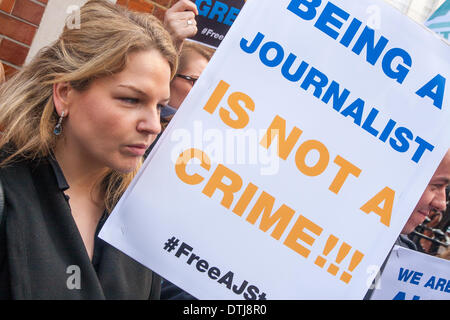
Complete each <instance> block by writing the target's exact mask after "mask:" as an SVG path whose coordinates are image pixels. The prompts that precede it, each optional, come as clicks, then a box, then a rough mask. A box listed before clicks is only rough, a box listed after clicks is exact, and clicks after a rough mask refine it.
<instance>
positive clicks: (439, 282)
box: [434, 278, 447, 291]
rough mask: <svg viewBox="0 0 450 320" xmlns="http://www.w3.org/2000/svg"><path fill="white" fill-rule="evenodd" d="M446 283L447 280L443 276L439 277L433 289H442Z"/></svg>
mask: <svg viewBox="0 0 450 320" xmlns="http://www.w3.org/2000/svg"><path fill="white" fill-rule="evenodd" d="M446 283H447V280H445V279H443V278H439V280H438V282H437V283H436V287H434V290H437V289H439V291H444V286H445V284H446Z"/></svg>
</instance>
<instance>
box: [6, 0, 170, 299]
mask: <svg viewBox="0 0 450 320" xmlns="http://www.w3.org/2000/svg"><path fill="white" fill-rule="evenodd" d="M80 20H81V27H80V28H77V29H74V28H71V29H70V28H67V27H65V28H64V30H63V32H62V34H61V35H60V37H59V38H58V40H56V41H55V42H54V43H53V44H51V45H50V46H48V47H46V48H44V49H42V50H41V51H40V52H39V53H38V54H37V56H36V57H35V58H34V59H33V60H32V61H31V62H30V63H29V64H28V65H26V66H25V67H23V68H22V70H21V71H19V72H18V73H17V74H16V75H15V76H13V77H12V78H11V79H9V80H8V81H7V82H5V83H4V84H3V85H2V86H0V110H1V112H0V128H3V129H4V130H3V134H2V135H0V182H1V183H2V185H3V190H4V195H5V210H4V211H3V212H2V213H3V215H2V217H3V218H2V220H1V221H0V299H27V300H28V299H46V300H47V299H58V300H59V299H95V300H98V299H100V300H101V299H133V300H134V299H159V296H160V288H161V278H160V277H159V276H158V275H157V274H155V273H153V272H152V271H151V270H149V269H147V268H146V267H145V266H143V265H141V264H140V263H138V262H136V261H135V260H133V259H131V258H130V257H128V256H127V255H125V254H123V253H122V252H120V251H119V250H117V249H115V248H114V247H112V246H111V245H109V244H108V243H106V242H104V241H103V240H101V239H100V238H99V237H98V232H99V231H100V229H101V227H102V226H103V224H104V223H105V221H106V219H107V218H108V215H109V213H110V212H111V211H112V208H113V207H114V205H115V204H116V203H117V201H118V199H119V198H120V196H121V195H122V193H123V192H124V191H125V189H126V188H127V186H128V185H129V184H130V182H131V180H132V179H133V177H134V176H135V174H136V172H137V170H138V169H139V168H140V165H141V163H142V158H143V155H144V152H145V150H146V149H147V148H148V146H149V145H150V144H151V143H152V142H153V140H154V139H155V137H156V136H157V134H158V133H159V132H160V131H161V125H160V109H161V107H162V106H163V105H165V104H167V102H168V100H169V95H170V80H171V79H172V77H173V76H174V74H175V71H176V68H177V63H178V57H177V51H176V49H175V47H174V45H173V42H172V40H171V38H170V35H169V33H168V32H167V31H166V30H165V29H164V27H163V25H162V23H161V22H160V21H159V20H158V19H157V18H155V17H153V16H151V15H148V14H143V13H134V12H130V11H127V10H126V9H123V8H121V7H120V6H117V5H114V4H111V3H110V2H109V1H107V0H90V1H88V2H87V3H86V4H85V5H84V6H83V7H81V9H80Z"/></svg>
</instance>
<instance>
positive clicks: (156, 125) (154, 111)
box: [137, 107, 161, 134]
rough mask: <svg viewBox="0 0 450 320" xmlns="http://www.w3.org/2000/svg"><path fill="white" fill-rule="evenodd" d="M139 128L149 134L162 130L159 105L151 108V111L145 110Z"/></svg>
mask: <svg viewBox="0 0 450 320" xmlns="http://www.w3.org/2000/svg"><path fill="white" fill-rule="evenodd" d="M137 130H138V131H139V132H145V133H147V134H158V133H160V132H161V119H160V114H159V109H158V108H157V107H155V108H151V110H150V111H147V112H143V114H142V115H141V116H140V119H139V122H138V124H137Z"/></svg>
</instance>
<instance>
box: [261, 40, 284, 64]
mask: <svg viewBox="0 0 450 320" xmlns="http://www.w3.org/2000/svg"><path fill="white" fill-rule="evenodd" d="M271 49H275V52H276V54H275V57H273V58H272V60H270V59H269V57H268V55H269V50H271ZM259 58H260V59H261V62H262V63H264V64H265V65H266V66H268V67H276V66H278V65H279V64H280V63H281V62H282V61H283V58H284V50H283V48H282V47H281V46H280V45H279V44H278V43H276V42H274V41H269V42H266V43H265V44H264V45H263V46H262V47H261V50H260V51H259Z"/></svg>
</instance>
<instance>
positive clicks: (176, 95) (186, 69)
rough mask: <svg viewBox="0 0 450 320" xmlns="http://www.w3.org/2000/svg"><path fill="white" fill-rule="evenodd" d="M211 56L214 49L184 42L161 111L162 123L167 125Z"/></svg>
mask: <svg viewBox="0 0 450 320" xmlns="http://www.w3.org/2000/svg"><path fill="white" fill-rule="evenodd" d="M213 54H214V49H211V48H208V47H206V46H203V45H201V44H199V43H194V42H186V43H185V44H184V45H183V48H182V49H181V53H180V59H179V64H178V69H177V73H176V74H175V77H174V78H173V80H172V81H171V82H170V100H169V103H168V104H167V105H166V106H165V107H164V108H163V109H162V111H161V119H162V121H163V123H168V122H169V121H170V120H171V119H172V117H173V115H174V114H175V112H176V111H177V110H178V108H179V107H180V106H181V104H182V103H183V101H184V99H185V98H186V97H187V95H188V94H189V91H191V89H192V87H193V86H194V84H195V82H196V81H197V79H198V78H199V77H200V75H201V73H202V72H203V70H204V69H205V68H206V66H207V65H208V62H209V60H210V59H211V57H212V55H213Z"/></svg>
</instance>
